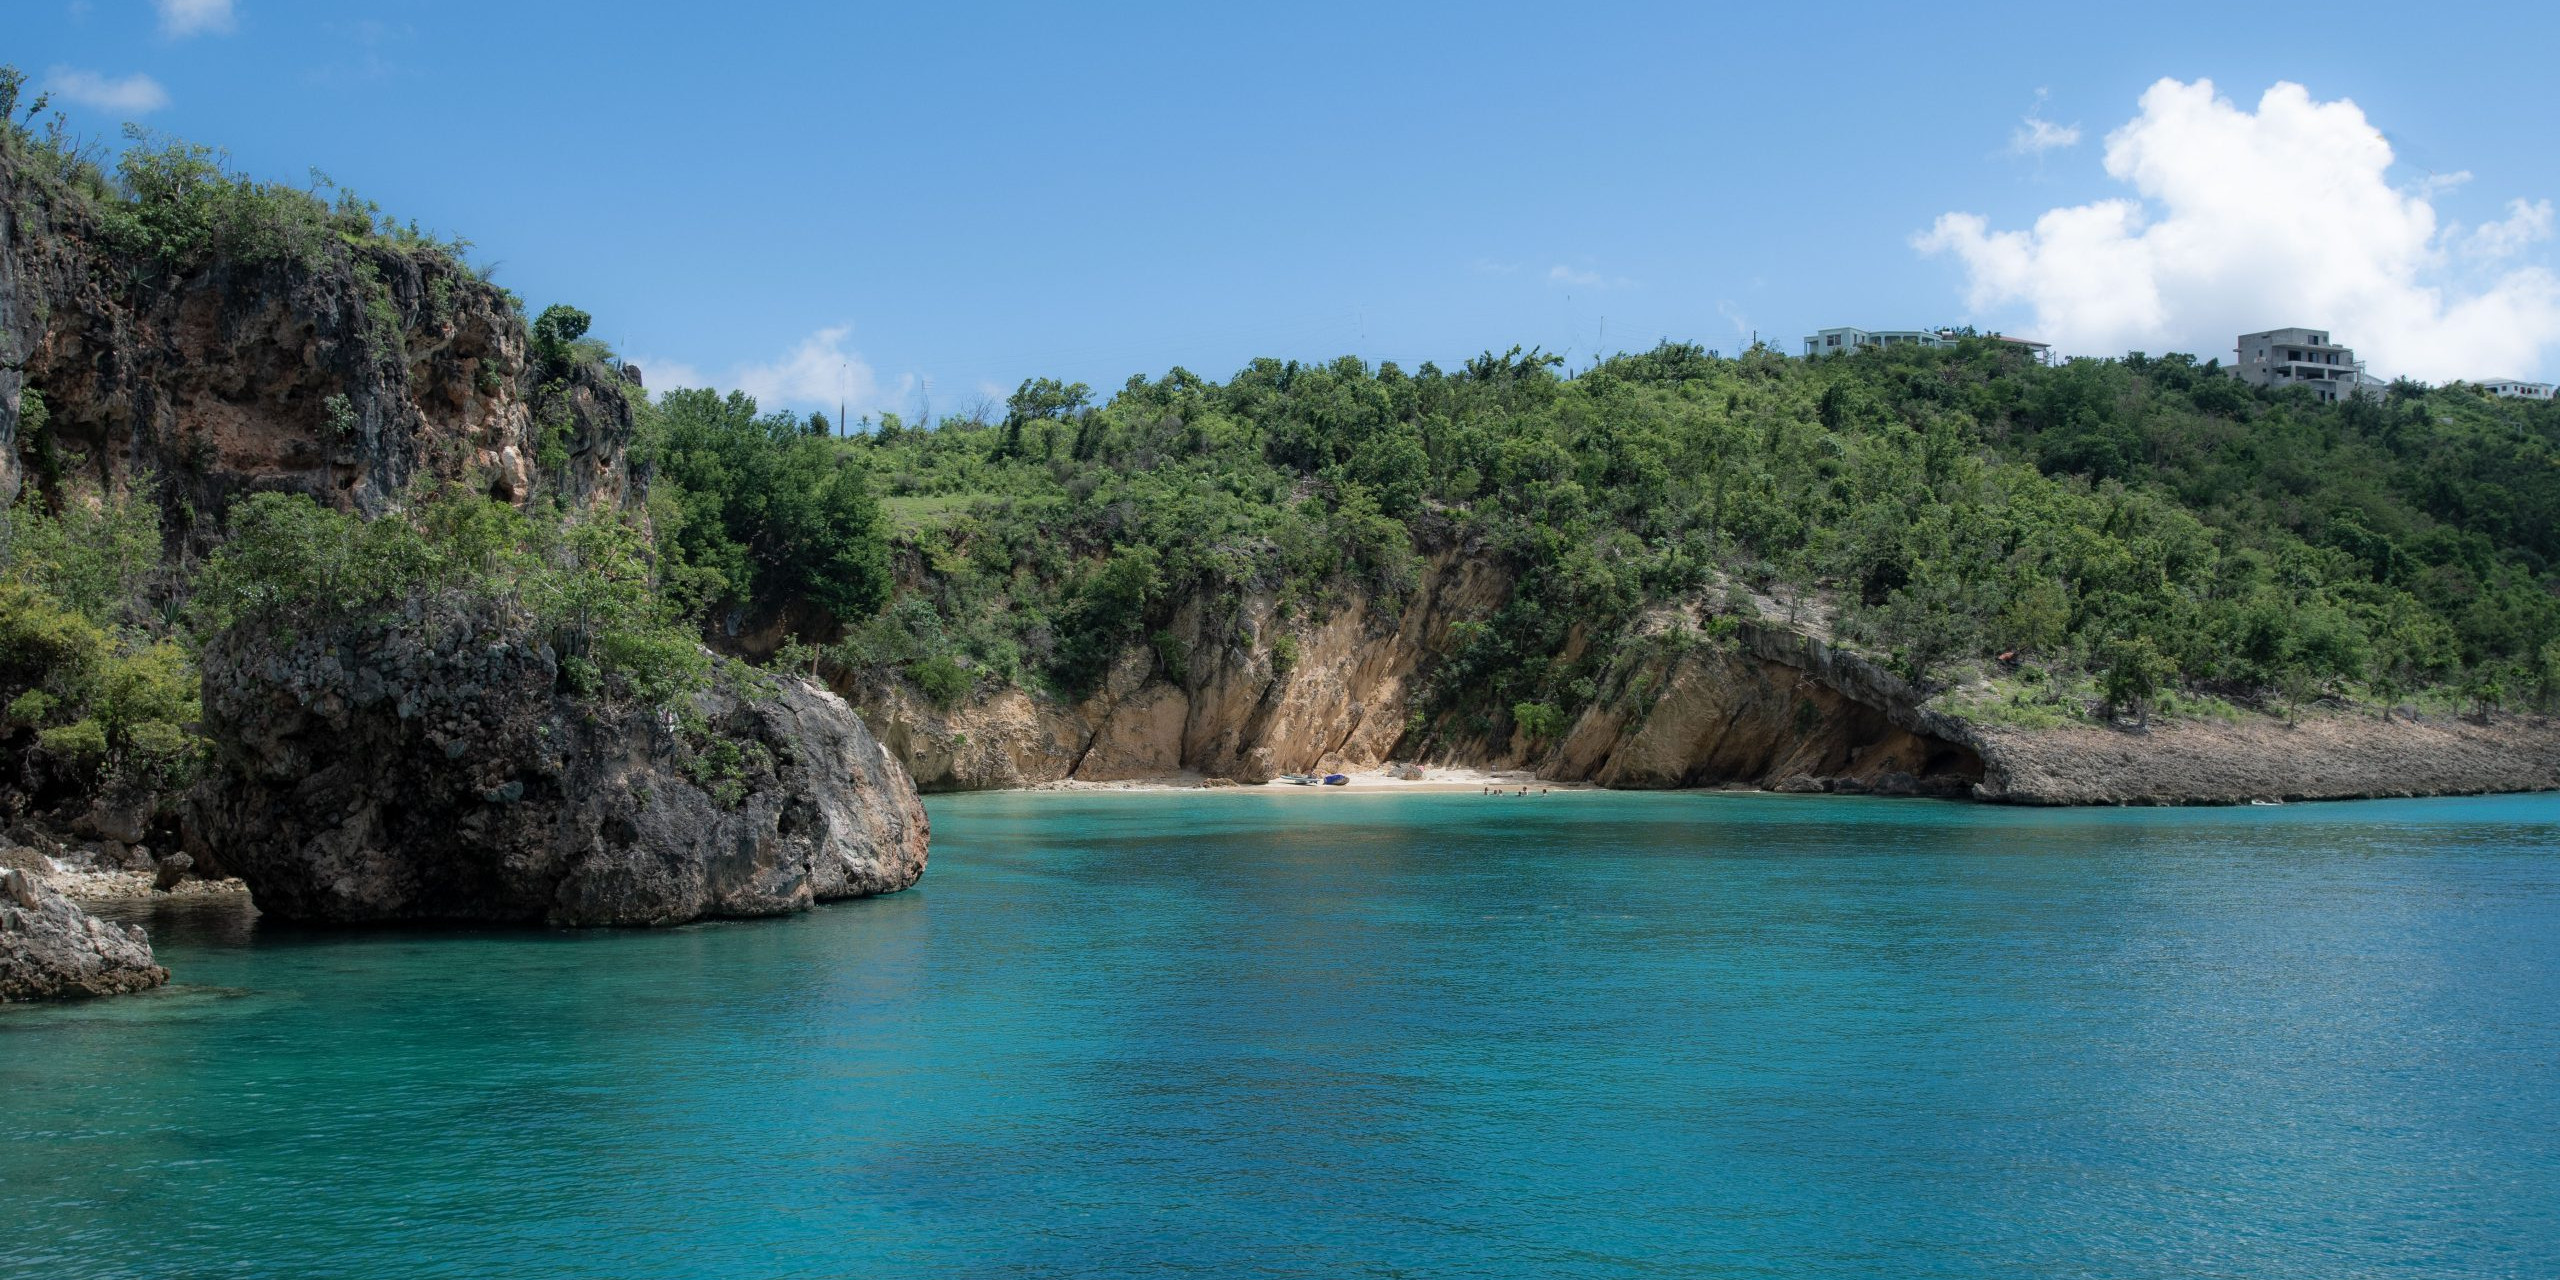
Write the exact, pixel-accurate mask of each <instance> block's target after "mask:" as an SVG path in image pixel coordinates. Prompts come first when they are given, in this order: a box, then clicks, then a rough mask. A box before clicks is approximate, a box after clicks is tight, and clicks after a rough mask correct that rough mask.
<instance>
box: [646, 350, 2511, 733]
mask: <svg viewBox="0 0 2560 1280" xmlns="http://www.w3.org/2000/svg"><path fill="white" fill-rule="evenodd" d="M1090 398H1091V397H1090V395H1089V393H1088V392H1087V390H1086V389H1085V388H1084V387H1081V386H1061V385H1059V384H1057V383H1055V382H1051V381H1046V380H1034V381H1031V382H1027V383H1025V384H1024V386H1023V387H1022V389H1021V390H1020V391H1019V392H1018V393H1017V394H1016V395H1015V396H1014V397H1013V398H1012V400H1011V402H1010V404H1009V405H1008V406H1007V412H1006V413H1005V414H1004V415H1003V416H1002V417H1001V418H996V417H995V416H994V415H992V414H989V415H985V417H983V418H946V419H944V420H942V421H941V422H939V423H936V424H933V425H932V426H931V427H929V428H923V427H914V426H908V425H905V424H902V423H900V422H899V421H897V420H896V419H895V418H888V419H885V420H884V421H882V422H881V423H880V424H879V425H878V427H877V429H876V430H875V431H873V432H872V433H870V434H869V435H867V436H860V437H857V438H856V439H855V440H853V441H850V442H842V443H839V444H838V445H837V448H838V449H839V450H840V452H841V454H842V455H843V456H847V457H853V458H859V459H860V460H861V465H862V466H863V467H864V468H865V469H867V471H868V472H869V473H870V475H871V476H872V477H873V482H874V484H875V486H876V487H877V491H878V492H879V494H880V495H882V498H883V501H884V505H885V509H886V511H887V514H888V523H889V526H890V534H889V536H890V538H891V540H892V542H893V543H894V544H895V546H896V549H897V552H898V557H897V559H898V563H899V565H900V566H901V569H900V573H899V579H900V581H899V586H898V588H897V590H896V592H895V593H894V599H893V600H892V601H891V602H890V603H889V605H888V608H887V610H886V612H885V613H884V614H883V615H882V616H881V617H879V618H877V619H874V620H871V621H868V622H863V621H861V620H860V619H858V618H851V617H846V618H845V619H844V620H845V621H846V622H847V623H848V624H851V630H850V632H849V634H848V635H847V636H846V638H845V639H844V641H843V642H842V643H840V644H838V645H836V646H834V648H833V649H832V650H831V651H830V653H829V655H828V656H830V657H833V658H834V659H835V660H837V661H838V662H841V663H843V664H845V665H847V666H849V667H856V668H860V667H871V668H880V667H884V666H893V667H896V668H899V669H901V670H903V671H904V672H906V673H907V674H908V675H909V676H910V677H911V678H913V679H915V680H916V681H917V682H918V683H919V684H920V685H922V686H923V687H924V688H925V689H926V690H927V691H928V692H931V693H934V694H935V696H937V697H940V698H945V699H950V698H957V697H960V696H963V695H964V694H965V693H966V692H967V691H968V690H969V688H970V687H971V686H972V685H973V684H974V683H977V682H1004V683H1021V684H1026V685H1046V686H1049V687H1052V688H1054V689H1056V690H1058V691H1060V692H1063V693H1066V694H1070V695H1073V694H1077V693H1080V692H1082V691H1084V690H1085V689H1087V688H1089V687H1090V685H1091V684H1092V682H1093V681H1094V680H1095V679H1096V678H1097V676H1098V674H1099V672H1100V670H1101V669H1102V666H1103V665H1104V664H1105V663H1107V662H1108V661H1109V659H1110V657H1111V655H1112V654H1113V653H1115V652H1117V651H1118V650H1119V649H1120V648H1122V647H1123V646H1126V645H1130V644H1135V643H1139V642H1142V641H1145V640H1147V639H1148V638H1149V636H1150V634H1151V632H1152V630H1153V626H1154V623H1155V622H1157V621H1158V620H1160V618H1161V616H1162V613H1163V611H1164V610H1165V609H1166V607H1167V605H1168V603H1169V602H1170V601H1173V600H1176V599H1183V598H1191V599H1198V598H1208V599H1219V598H1225V599H1228V600H1230V601H1232V600H1234V599H1237V598H1241V597H1242V596H1244V595H1247V594H1250V593H1254V592H1271V593H1276V594H1277V595H1278V596H1279V598H1280V599H1281V601H1282V602H1283V608H1284V612H1285V611H1287V610H1289V609H1290V608H1292V607H1294V608H1296V609H1297V610H1299V611H1300V612H1303V611H1305V610H1306V609H1308V608H1311V607H1313V606H1315V605H1317V604H1318V603H1320V602H1321V601H1322V599H1323V598H1324V597H1325V596H1326V595H1327V593H1329V592H1336V591H1339V590H1341V589H1343V588H1345V587H1349V586H1358V587H1361V588H1364V589H1366V590H1368V591H1370V592H1371V593H1373V594H1375V595H1377V596H1379V597H1381V598H1384V599H1389V600H1392V599H1393V598H1395V597H1396V596H1397V595H1398V594H1399V593H1400V592H1401V591H1403V590H1405V589H1406V588H1407V587H1409V586H1410V585H1411V582H1412V578H1413V575H1414V572H1415V565H1416V557H1417V554H1420V553H1424V552H1427V551H1429V550H1430V549H1434V548H1453V547H1463V548H1465V549H1466V551H1467V554H1470V555H1480V556H1488V557H1496V558H1499V559H1501V560H1502V561H1504V562H1506V563H1507V564H1509V565H1510V566H1511V567H1513V568H1514V569H1515V570H1516V572H1517V575H1518V583H1519V586H1518V589H1517V591H1516V593H1515V594H1514V595H1513V597H1512V598H1511V599H1510V601H1509V602H1508V604H1506V605H1505V606H1504V607H1503V608H1502V610H1501V612H1500V614H1499V616H1498V617H1496V618H1495V619H1493V620H1492V621H1491V622H1490V624H1488V625H1483V626H1480V627H1476V628H1473V629H1472V631H1471V633H1470V634H1469V635H1468V636H1467V637H1466V640H1465V643H1464V645H1463V647H1462V648H1460V649H1459V651H1458V652H1457V653H1455V654H1454V655H1453V656H1452V659H1451V661H1450V662H1449V663H1448V664H1447V665H1445V666H1444V667H1442V668H1441V670H1440V671H1439V673H1438V676H1437V679H1436V682H1435V685H1434V691H1433V693H1432V695H1431V699H1430V703H1429V705H1427V706H1425V707H1420V708H1416V710H1418V711H1421V712H1423V713H1424V714H1423V716H1422V718H1421V720H1418V721H1417V723H1418V724H1419V723H1421V722H1422V721H1428V720H1436V719H1438V718H1440V717H1442V716H1444V715H1448V714H1451V713H1455V714H1458V715H1460V716H1463V717H1466V718H1469V719H1471V720H1473V721H1474V722H1475V724H1476V725H1477V727H1478V728H1482V727H1484V726H1486V725H1488V724H1495V723H1497V722H1498V721H1499V720H1500V719H1501V718H1502V717H1505V716H1511V715H1514V714H1520V713H1526V714H1529V715H1532V716H1541V715H1548V714H1569V713H1570V712H1572V711H1573V710H1574V709H1575V708H1576V706H1577V704H1579V703H1581V702H1584V701H1587V700H1588V699H1589V698H1590V697H1591V696H1592V695H1593V690H1594V681H1595V679H1596V678H1597V677H1598V675H1599V673H1600V671H1601V669H1602V668H1603V667H1605V666H1606V665H1607V663H1608V661H1609V657H1610V646H1609V644H1608V641H1609V640H1610V639H1611V638H1612V637H1615V636H1618V635H1620V634H1622V633H1623V632H1624V631H1625V630H1626V629H1627V628H1628V627H1629V626H1630V625H1631V624H1632V623H1634V622H1635V620H1636V619H1637V618H1638V617H1639V616H1640V615H1642V614H1643V612H1644V611H1645V610H1646V609H1647V607H1648V606H1649V605H1651V604H1654V603H1657V602H1662V601H1678V600H1686V599H1699V600H1703V602H1704V603H1705V605H1706V608H1707V612H1708V613H1710V614H1717V615H1722V616H1726V617H1733V616H1744V617H1752V616H1761V615H1766V614H1771V613H1777V614H1781V615H1783V616H1780V617H1777V618H1775V619H1774V620H1776V621H1780V622H1783V623H1786V624H1789V625H1795V626H1802V627H1809V628H1813V629H1815V630H1817V631H1819V632H1823V633H1827V634H1830V635H1833V636H1835V637H1837V638H1838V639H1839V640H1841V641H1843V642H1844V643H1846V644H1848V645H1850V646H1853V647H1858V648H1862V649H1864V650H1866V651H1869V652H1872V653H1874V654H1876V655H1879V656H1882V657H1884V658H1886V659H1888V660H1889V661H1890V662H1891V663H1892V664H1893V665H1895V666H1896V667H1898V668H1899V669H1900V670H1901V672H1902V673H1903V674H1904V675H1905V676H1907V677H1908V678H1909V679H1911V680H1912V681H1914V682H1915V683H1916V684H1918V685H1920V686H1921V687H1922V688H1924V689H1938V690H1949V691H1951V693H1952V694H1953V696H1955V697H1957V698H1959V699H1962V698H1971V699H1972V700H1973V701H1972V702H1970V703H1967V704H1965V705H1967V706H1968V707H1969V708H1970V709H1971V710H1972V711H1973V712H1974V713H1976V714H1980V715H1992V716H2004V715H2005V716H2010V717H2020V718H2026V719H2029V720H2034V719H2038V718H2051V717H2062V718H2074V717H2084V716H2088V715H2091V714H2093V713H2103V712H2104V711H2107V710H2117V711H2123V712H2128V713H2137V714H2140V713H2147V712H2149V711H2150V710H2151V709H2152V708H2153V706H2154V705H2157V704H2166V706H2168V707H2169V708H2171V709H2176V708H2179V707H2187V708H2192V709H2199V710H2213V709H2217V708H2219V707H2221V706H2225V705H2227V704H2229V703H2241V704H2252V705H2260V706H2268V707H2275V706H2280V705H2293V704H2301V703H2305V702H2309V701H2313V700H2319V699H2330V700H2346V701H2353V702H2365V703H2389V702H2392V701H2395V700H2403V699H2409V698H2412V697H2417V696H2421V695H2424V696H2427V697H2430V698H2436V699H2445V698H2453V697H2461V698H2463V699H2466V700H2468V701H2469V702H2470V703H2472V704H2475V705H2477V706H2481V707H2494V706H2498V705H2519V704H2522V703H2524V702H2526V701H2534V702H2537V703H2543V704H2547V703H2548V701H2549V700H2550V699H2551V698H2552V696H2553V695H2554V693H2555V688H2554V686H2555V683H2560V597H2555V576H2554V575H2555V572H2560V408H2555V407H2554V406H2552V405H2549V404H2537V403H2531V402H2523V401H2511V400H2497V399H2492V398H2488V397H2486V396H2483V395H2481V394H2479V393H2477V392H2476V391H2475V390H2473V389H2469V388H2463V387H2448V388H2433V389H2430V388H2424V387H2419V386H2415V385H2409V384H2403V385H2400V386H2397V387H2394V388H2392V389H2391V391H2390V393H2389V394H2388V395H2387V396H2385V397H2383V398H2381V399H2378V400H2367V401H2350V402H2346V403H2342V404H2334V405H2330V404H2320V403H2317V402H2315V401H2313V400H2311V399H2310V398H2308V397H2307V396H2304V395H2301V394H2299V393H2280V394H2267V393H2260V392H2256V391H2252V390H2251V389H2249V388H2247V387H2246V386H2244V385H2243V384H2241V383H2239V382H2238V381H2236V380H2234V379H2232V378H2229V377H2227V376H2224V375H2222V374H2221V373H2220V372H2219V371H2218V369H2217V368H2215V367H2214V366H2213V365H2211V364H2210V363H2199V362H2197V361H2195V360H2193V359H2191V358H2189V357H2186V356H2176V355H2173V356H2166V357H2159V358H2152V357H2148V356H2144V355H2140V354H2135V355H2130V356H2127V357H2125V358H2123V359H2119V360H2077V361H2072V362H2070V363H2068V364H2065V365H2062V366H2060V367H2051V368H2048V367H2043V366H2039V365H2036V364H2033V363H2031V362H2029V361H2027V360H2025V359H2024V358H2023V357H2021V356H2019V355H2017V354H2016V353H2014V352H2012V351H2009V350H2007V349H2004V348H2002V347H2000V346H1999V345H1997V344H1995V343H1992V342H1989V341H1971V342H1967V343H1964V344H1963V345H1962V346H1960V347H1958V348H1956V349H1953V350H1945V351H1932V350H1925V349H1918V348H1905V349H1897V350H1893V351H1890V352H1886V351H1875V352H1867V353H1861V354H1858V355H1852V356H1843V357H1834V358H1829V359H1824V360H1819V361H1811V362H1808V361H1802V360H1795V359H1790V358H1787V357H1785V356H1782V355H1780V354H1778V353H1776V352H1774V351H1770V350H1765V349H1763V350H1756V351H1753V352H1751V353H1749V354H1747V355H1744V356H1743V357H1741V358H1739V359H1726V358H1718V357H1716V356H1712V355H1709V354H1707V353H1705V352H1703V351H1701V350H1699V349H1698V348H1696V347H1693V346H1686V345H1680V344H1665V345H1662V346H1660V347H1657V348H1656V349H1654V350H1652V351H1648V352H1644V353H1641V354H1632V355H1619V356H1616V357H1613V358H1610V359H1607V360H1604V361H1601V362H1599V363H1598V364H1596V365H1595V366H1593V367H1590V368H1587V369H1584V370H1581V371H1579V372H1577V373H1572V374H1567V373H1566V372H1565V371H1563V370H1561V369H1560V368H1559V367H1558V364H1557V362H1556V361H1555V360H1554V359H1553V358H1551V357H1544V356H1541V355H1539V354H1538V353H1535V352H1525V353H1524V352H1521V351H1518V350H1514V351H1512V352H1509V353H1507V354H1504V355H1492V354H1487V355H1485V356H1482V357H1479V358H1477V359H1474V360H1470V361H1468V362H1466V363H1465V365H1464V366H1463V367H1461V368H1458V369H1455V370H1446V371H1444V370H1441V369H1438V368H1435V367H1433V366H1431V365H1428V364H1426V365H1424V366H1422V367H1420V368H1418V369H1414V370H1411V371H1407V370H1404V369H1401V368H1399V367H1397V366H1395V365H1393V364H1380V365H1372V364H1368V363H1364V362H1362V361H1360V360H1357V359H1352V358H1344V359H1340V360H1335V361H1332V362H1330V363H1324V364H1298V363H1284V362H1281V361H1277V360H1263V361H1257V362H1255V363H1254V364H1253V365H1251V366H1250V367H1248V368H1246V369H1244V370H1243V371H1241V372H1239V373H1238V374H1236V375H1235V376H1234V377H1233V378H1232V379H1230V380H1228V381H1226V382H1225V383H1223V384H1221V383H1212V382H1208V381H1206V380H1203V379H1201V378H1199V377H1196V376H1194V375H1192V374H1190V373H1188V372H1185V371H1182V370H1179V369H1177V370H1175V371H1173V372H1172V373H1170V374H1168V375H1166V376H1164V377H1162V378H1158V379H1154V380H1152V381H1151V380H1148V379H1144V378H1133V379H1131V380H1130V381H1129V383H1128V384H1127V385H1126V386H1125V387H1123V388H1122V389H1121V390H1120V391H1119V392H1118V393H1117V394H1116V395H1114V396H1112V397H1110V398H1109V399H1108V400H1107V401H1104V402H1102V403H1099V404H1094V403H1089V400H1090ZM665 403H666V406H667V407H666V408H664V409H662V413H664V414H665V415H666V416H667V417H668V419H669V420H670V421H672V422H676V423H681V424H686V425H685V426H684V427H683V429H684V430H692V429H694V428H693V427H692V426H691V424H693V423H695V422H698V421H699V420H700V419H701V418H702V416H703V413H702V411H703V410H704V409H705V408H707V407H708V402H707V401H699V400H687V399H684V398H682V397H679V398H677V399H675V400H670V401H667V402H665ZM727 403H728V408H729V409H730V410H731V412H732V413H733V415H734V414H741V413H744V412H745V406H743V405H740V404H739V403H738V402H736V401H735V400H734V399H733V400H732V401H730V402H727ZM768 425H769V427H770V429H771V430H772V431H773V432H774V433H775V434H776V436H777V438H779V436H780V435H781V434H783V433H785V432H787V431H788V429H789V425H788V423H787V422H785V421H782V420H775V421H773V422H771V423H769V424H768ZM681 482H682V481H681V477H679V483H681ZM1772 605H1775V606H1776V608H1775V609H1772V607H1771V606H1772ZM839 616H842V615H839ZM1710 625H1713V624H1710ZM1272 642H1275V643H1282V644H1285V643H1286V641H1285V638H1279V639H1276V640H1274V641H1272ZM1166 660H1167V661H1179V655H1173V654H1168V655H1166ZM1968 676H1970V677H1974V678H1973V679H1972V680H1970V681H1968V680H1966V679H1965V677H1968ZM1959 686H1969V689H1970V691H1969V692H1966V691H1965V690H1964V689H1960V688H1959ZM1986 687H1988V688H1989V689H1990V690H1991V691H1992V701H1991V702H1990V703H1989V704H1987V705H1986V704H1985V703H1983V701H1982V698H1983V696H1984V690H1985V688H1986Z"/></svg>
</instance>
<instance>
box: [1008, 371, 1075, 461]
mask: <svg viewBox="0 0 2560 1280" xmlns="http://www.w3.org/2000/svg"><path fill="white" fill-rule="evenodd" d="M1092 400H1093V388H1091V387H1088V386H1086V385H1085V384H1083V383H1081V382H1060V381H1058V380H1057V379H1055V378H1025V379H1023V380H1022V385H1021V386H1019V387H1016V388H1015V389H1014V392H1013V394H1012V395H1011V396H1010V397H1007V398H1006V400H1005V402H1004V410H1005V412H1004V436H1003V443H1002V444H1001V445H1000V446H999V448H998V450H997V456H999V457H1006V458H1018V457H1021V456H1022V429H1023V427H1024V426H1025V425H1027V424H1030V423H1034V422H1063V421H1065V420H1067V419H1068V418H1070V417H1073V416H1074V415H1075V413H1076V412H1077V411H1078V410H1081V409H1083V408H1084V407H1085V406H1086V405H1087V404H1090V403H1091V402H1092Z"/></svg>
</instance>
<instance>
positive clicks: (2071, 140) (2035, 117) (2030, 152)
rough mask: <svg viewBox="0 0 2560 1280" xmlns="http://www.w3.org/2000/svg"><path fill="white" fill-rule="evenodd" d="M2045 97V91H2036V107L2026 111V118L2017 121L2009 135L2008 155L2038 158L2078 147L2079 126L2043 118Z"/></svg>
mask: <svg viewBox="0 0 2560 1280" xmlns="http://www.w3.org/2000/svg"><path fill="white" fill-rule="evenodd" d="M2045 96H2046V94H2045V90H2042V89H2038V90H2036V105H2034V106H2033V107H2030V108H2028V109H2027V118H2026V119H2024V120H2021V121H2019V122H2018V128H2017V131H2016V132H2014V133H2011V134H2010V135H2009V154H2011V155H2013V156H2040V155H2043V154H2044V153H2045V152H2048V151H2059V150H2061V149H2062V148H2064V147H2076V146H2079V145H2080V126H2078V125H2076V124H2055V123H2054V122H2052V121H2051V120H2047V119H2045V118H2044V101H2045Z"/></svg>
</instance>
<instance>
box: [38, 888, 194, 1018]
mask: <svg viewBox="0 0 2560 1280" xmlns="http://www.w3.org/2000/svg"><path fill="white" fill-rule="evenodd" d="M168 980H169V971H168V970H166V969H163V968H161V967H160V966H159V965H158V964H156V963H154V962H153V961H152V958H151V942H150V940H149V939H148V938H145V937H144V936H143V933H142V930H140V929H137V928H134V927H133V926H131V925H119V924H110V923H108V922H106V921H104V920H100V919H99V918H97V917H96V916H93V915H90V914H89V913H88V912H86V911H83V910H81V909H80V908H79V907H78V906H76V905H74V904H73V903H72V901H71V900H70V899H68V898H65V897H63V896H62V895H61V894H60V893H57V892H55V891H54V890H53V888H52V886H50V885H47V884H45V883H44V882H43V881H41V880H39V879H37V878H36V877H35V876H33V875H30V874H28V873H27V872H26V871H25V870H23V869H21V868H17V867H11V868H9V869H7V870H5V871H0V1001H5V1000H61V999H70V998H74V997H80V996H113V995H123V994H125V993H126V992H131V991H141V990H144V989H146V988H149V987H156V986H159V985H160V984H161V983H164V982H167V981H168Z"/></svg>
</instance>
